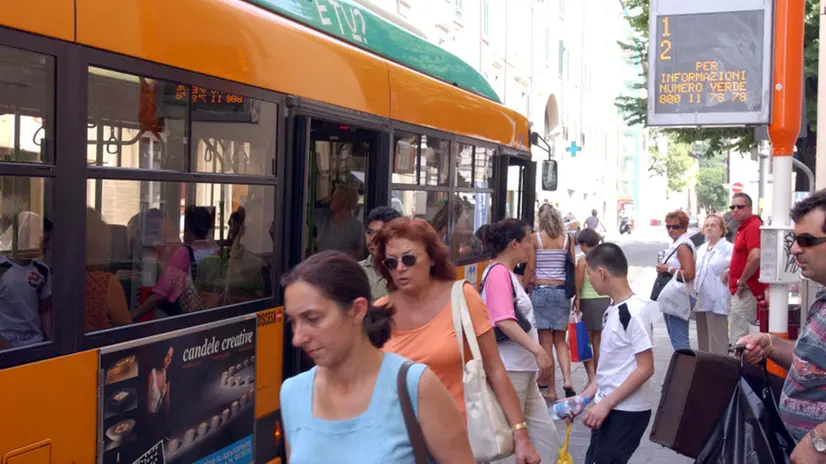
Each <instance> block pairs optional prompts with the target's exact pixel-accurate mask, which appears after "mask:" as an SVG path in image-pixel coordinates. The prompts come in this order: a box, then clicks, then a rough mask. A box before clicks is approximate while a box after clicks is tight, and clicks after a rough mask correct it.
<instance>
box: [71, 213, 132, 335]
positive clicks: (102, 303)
mask: <svg viewBox="0 0 826 464" xmlns="http://www.w3.org/2000/svg"><path fill="white" fill-rule="evenodd" d="M110 254H111V234H110V232H109V225H108V224H106V222H105V221H104V220H103V217H102V216H101V215H100V213H99V212H97V211H96V210H95V209H94V208H90V207H87V208H86V297H85V300H86V311H85V317H84V323H83V328H84V331H86V332H94V331H96V330H103V329H108V328H110V327H112V326H118V325H127V324H131V323H132V315H131V314H129V305H128V304H127V303H126V293H125V292H124V290H123V286H122V285H121V284H120V280H118V278H117V277H115V275H114V274H112V273H111V272H110V271H109V270H108V267H109V265H110V263H111V257H110Z"/></svg>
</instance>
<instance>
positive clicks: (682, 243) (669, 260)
mask: <svg viewBox="0 0 826 464" xmlns="http://www.w3.org/2000/svg"><path fill="white" fill-rule="evenodd" d="M665 228H666V229H667V230H668V236H669V237H670V238H671V240H673V243H672V244H671V246H670V247H669V248H668V249H667V250H666V251H665V262H663V263H660V264H657V272H658V273H659V274H661V275H662V274H667V275H672V276H673V275H674V274H677V273H679V277H678V278H679V279H680V280H681V281H683V282H686V283H691V282H692V281H694V271H695V263H694V243H693V242H692V241H691V238H690V237H689V236H688V215H687V214H685V212H683V211H680V210H677V211H672V212H670V213H668V215H666V216H665ZM663 319H664V320H665V327H666V329H668V337H669V338H670V339H671V346H672V347H673V348H674V351H677V350H679V349H689V348H691V344H690V342H689V340H688V319H685V320H683V319H681V318H679V317H677V316H673V315H671V314H665V313H664V314H663Z"/></svg>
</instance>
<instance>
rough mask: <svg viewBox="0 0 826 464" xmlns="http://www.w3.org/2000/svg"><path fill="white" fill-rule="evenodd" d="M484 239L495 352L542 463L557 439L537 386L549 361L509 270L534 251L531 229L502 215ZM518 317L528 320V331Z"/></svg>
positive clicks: (485, 288) (485, 294)
mask: <svg viewBox="0 0 826 464" xmlns="http://www.w3.org/2000/svg"><path fill="white" fill-rule="evenodd" d="M485 238H486V242H485V245H486V246H487V248H488V249H489V250H490V251H491V252H493V253H495V255H496V257H494V258H493V261H491V263H490V264H488V266H487V268H486V269H485V271H484V272H483V273H482V299H483V300H484V301H485V304H486V306H487V308H488V314H489V315H490V319H491V322H493V323H494V324H495V325H496V329H497V330H496V332H497V337H496V338H497V343H498V346H499V356H500V357H501V358H502V364H504V365H505V369H506V370H507V371H508V376H509V377H510V379H511V383H513V387H514V388H515V389H516V394H517V395H518V396H519V401H520V403H521V405H522V412H523V413H524V414H525V420H526V422H527V424H528V433H529V434H530V437H531V441H532V442H533V443H534V444H535V445H536V448H537V450H538V451H539V454H540V456H542V462H554V460H555V459H556V458H557V457H558V450H559V447H560V445H561V443H560V441H559V435H558V434H557V431H556V426H555V425H554V422H553V421H552V420H551V416H550V414H548V405H547V404H546V403H545V398H543V397H542V393H541V392H540V391H539V386H538V385H537V380H539V379H545V378H547V377H548V375H550V371H552V370H553V368H554V363H553V361H552V360H551V357H550V356H549V355H548V353H547V352H545V349H544V348H543V347H542V345H540V344H539V335H538V334H537V331H536V318H535V317H534V313H533V305H532V304H531V299H530V297H529V296H528V294H527V293H525V290H524V289H523V288H522V285H521V281H520V279H519V276H518V275H516V273H514V272H513V271H512V269H514V268H515V267H516V266H517V265H518V264H520V263H524V262H526V261H527V260H528V259H529V257H530V255H531V253H533V243H532V242H531V229H530V228H529V227H528V225H527V224H525V223H524V222H523V221H520V220H519V219H504V220H502V221H499V222H497V223H495V224H492V225H491V226H490V227H488V229H487V233H486V236H485ZM517 311H518V314H517ZM517 316H519V318H521V319H522V320H523V321H528V322H530V324H531V325H530V329H529V330H528V331H527V332H526V331H525V330H524V328H523V327H522V326H520V323H519V322H518V321H519V318H517ZM511 461H512V460H511ZM505 462H507V461H505Z"/></svg>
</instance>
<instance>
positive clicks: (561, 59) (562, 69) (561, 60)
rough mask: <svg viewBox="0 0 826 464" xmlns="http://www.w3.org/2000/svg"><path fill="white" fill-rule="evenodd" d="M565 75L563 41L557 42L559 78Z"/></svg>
mask: <svg viewBox="0 0 826 464" xmlns="http://www.w3.org/2000/svg"><path fill="white" fill-rule="evenodd" d="M564 75H565V41H564V40H560V41H559V77H563V76H564Z"/></svg>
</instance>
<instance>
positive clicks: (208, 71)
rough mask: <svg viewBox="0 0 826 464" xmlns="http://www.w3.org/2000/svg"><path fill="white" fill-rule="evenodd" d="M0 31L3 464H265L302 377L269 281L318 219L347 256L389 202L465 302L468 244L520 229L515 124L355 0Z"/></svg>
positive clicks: (43, 13) (120, 9) (477, 257)
mask: <svg viewBox="0 0 826 464" xmlns="http://www.w3.org/2000/svg"><path fill="white" fill-rule="evenodd" d="M3 13H4V14H3V15H2V16H0V23H2V24H0V110H2V111H0V385H2V390H1V391H2V396H0V411H3V413H2V420H0V457H2V460H0V464H33V463H37V464H40V463H52V462H53V463H79V464H86V463H107V464H108V463H121V462H122V463H133V462H170V463H175V462H180V463H192V462H197V463H222V462H236V463H240V462H260V463H264V462H280V460H281V459H283V443H282V440H281V434H282V431H281V426H280V422H279V421H280V419H279V411H280V406H279V389H280V385H281V382H282V379H283V378H285V377H287V376H290V375H294V374H296V373H297V372H300V371H301V370H303V369H306V368H307V367H308V364H307V362H306V359H305V358H304V357H302V355H301V354H300V353H298V352H296V350H294V349H293V348H292V347H291V346H290V343H289V341H290V340H289V337H290V336H289V327H285V324H284V317H283V309H282V308H281V306H280V305H281V304H282V300H281V298H282V297H281V291H280V285H279V282H280V276H281V275H282V274H283V273H285V272H286V271H287V270H289V269H290V268H291V267H292V266H295V265H296V264H297V263H298V262H300V261H301V260H302V259H304V258H305V257H307V256H308V255H309V254H311V253H314V252H315V251H316V250H318V249H319V247H320V245H322V244H321V243H320V242H321V241H324V240H327V238H325V237H324V236H323V235H324V234H323V233H321V232H320V224H323V223H324V218H325V217H327V215H328V214H329V213H330V212H331V208H332V203H336V204H337V206H336V207H337V208H341V207H342V206H341V205H342V204H344V205H345V206H346V208H347V209H348V210H349V214H350V215H351V216H352V217H351V221H350V222H351V223H353V224H358V228H356V227H355V226H354V228H353V230H356V231H358V234H355V233H353V234H350V235H351V236H350V237H336V241H339V242H342V243H344V242H348V243H353V244H354V245H353V248H352V249H351V251H352V252H353V255H354V256H357V257H359V258H363V257H365V255H366V251H365V250H364V247H363V236H362V234H361V232H360V230H361V229H360V228H361V227H363V225H364V221H365V219H366V216H367V213H368V212H369V211H370V209H372V208H374V207H376V206H380V205H386V206H392V207H394V208H396V209H397V210H398V211H400V212H401V213H402V214H404V215H410V216H417V217H422V218H425V219H426V220H428V221H430V222H431V223H432V224H433V225H434V227H435V228H437V230H439V231H440V233H442V235H443V236H444V237H445V240H446V242H447V244H448V246H449V247H450V249H451V253H452V254H453V259H454V260H455V262H456V263H457V265H458V266H459V269H460V270H461V271H460V272H461V274H462V276H464V277H465V278H467V279H469V280H471V281H474V282H476V283H478V280H479V268H480V267H481V266H482V265H483V264H484V261H485V260H486V259H488V258H489V256H488V255H487V254H486V253H485V251H484V249H483V247H481V246H480V243H479V241H478V239H477V238H476V237H475V235H474V232H475V231H476V230H477V229H478V228H479V227H480V226H482V225H484V224H488V223H491V222H492V221H495V220H498V219H500V218H502V217H505V215H506V214H509V215H513V216H519V217H522V218H523V219H526V220H527V221H528V222H529V223H533V209H534V198H535V193H534V190H535V185H534V184H535V182H534V179H535V178H536V166H535V164H534V163H532V162H531V155H530V151H529V150H530V141H529V140H530V134H529V123H528V121H527V120H526V119H525V118H524V117H523V116H521V115H519V114H518V113H517V112H515V111H513V110H510V109H508V108H506V107H504V106H503V105H501V104H500V103H499V102H498V99H497V96H496V94H495V92H493V91H492V89H491V88H490V86H489V85H488V84H487V83H486V82H485V80H484V79H483V78H482V77H481V76H480V75H479V73H477V72H476V71H475V70H473V69H472V68H471V67H470V66H468V65H467V64H465V63H464V62H462V61H461V60H459V59H458V58H456V57H455V56H453V55H451V54H449V53H447V52H445V51H443V50H441V49H439V48H438V47H436V46H433V45H431V44H429V43H428V42H426V41H425V40H423V39H421V38H419V37H417V36H415V35H413V34H412V33H409V32H406V31H405V30H403V29H401V28H399V27H397V26H396V25H394V24H392V23H390V22H388V21H386V20H384V19H381V18H380V17H379V16H377V15H375V14H373V13H371V12H370V11H368V10H366V9H364V8H363V7H361V6H358V5H355V4H352V3H351V2H349V1H347V0H313V1H308V0H249V1H243V0H174V1H162V0H121V1H118V2H111V1H107V0H28V1H25V2H23V1H20V2H11V1H8V2H5V3H4V7H3ZM553 174H554V175H555V172H554V173H553ZM342 202H343V203H342ZM339 211H340V210H339ZM348 246H349V245H348Z"/></svg>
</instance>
